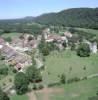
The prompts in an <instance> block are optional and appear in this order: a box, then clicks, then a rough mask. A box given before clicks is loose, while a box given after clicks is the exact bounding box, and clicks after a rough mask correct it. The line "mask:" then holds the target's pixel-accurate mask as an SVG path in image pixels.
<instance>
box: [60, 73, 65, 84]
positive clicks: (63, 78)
mask: <svg viewBox="0 0 98 100" xmlns="http://www.w3.org/2000/svg"><path fill="white" fill-rule="evenodd" d="M60 82H61V83H62V84H65V83H66V75H65V74H62V75H61V77H60Z"/></svg>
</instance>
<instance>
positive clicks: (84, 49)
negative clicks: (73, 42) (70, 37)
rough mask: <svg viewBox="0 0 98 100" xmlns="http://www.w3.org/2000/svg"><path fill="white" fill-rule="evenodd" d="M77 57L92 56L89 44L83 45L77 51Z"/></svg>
mask: <svg viewBox="0 0 98 100" xmlns="http://www.w3.org/2000/svg"><path fill="white" fill-rule="evenodd" d="M77 55H78V56H80V57H88V56H90V47H89V45H88V44H87V43H81V44H80V45H79V47H78V49H77Z"/></svg>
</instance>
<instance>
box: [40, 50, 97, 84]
mask: <svg viewBox="0 0 98 100" xmlns="http://www.w3.org/2000/svg"><path fill="white" fill-rule="evenodd" d="M45 65H46V69H45V71H43V74H42V75H43V81H44V83H45V84H49V83H53V82H57V81H59V79H60V78H59V75H61V74H62V73H65V74H66V77H67V79H69V78H73V77H83V76H88V75H91V74H96V73H98V54H95V55H91V56H90V57H87V58H82V57H78V56H77V55H76V53H75V52H73V51H70V50H66V51H63V52H61V53H56V52H53V53H52V54H50V55H49V56H47V57H46V61H45ZM84 67H86V70H84V69H83V68H84ZM70 68H72V70H71V71H70Z"/></svg>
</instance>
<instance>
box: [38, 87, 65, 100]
mask: <svg viewBox="0 0 98 100" xmlns="http://www.w3.org/2000/svg"><path fill="white" fill-rule="evenodd" d="M63 92H64V90H63V89H62V88H47V87H45V88H44V89H42V90H38V91H36V93H42V95H43V100H50V99H49V95H50V94H53V93H57V94H58V93H63Z"/></svg>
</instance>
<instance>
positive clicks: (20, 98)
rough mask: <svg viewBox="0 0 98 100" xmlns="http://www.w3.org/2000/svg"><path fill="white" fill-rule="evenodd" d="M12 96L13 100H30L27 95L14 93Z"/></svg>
mask: <svg viewBox="0 0 98 100" xmlns="http://www.w3.org/2000/svg"><path fill="white" fill-rule="evenodd" d="M10 98H11V100H29V98H28V96H27V95H20V96H19V95H13V96H11V97H10Z"/></svg>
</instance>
